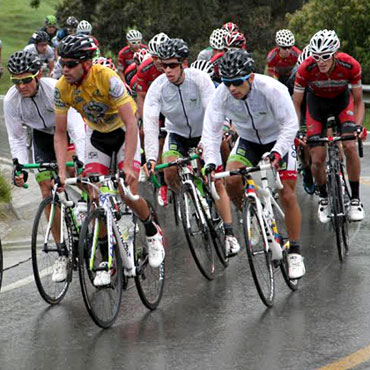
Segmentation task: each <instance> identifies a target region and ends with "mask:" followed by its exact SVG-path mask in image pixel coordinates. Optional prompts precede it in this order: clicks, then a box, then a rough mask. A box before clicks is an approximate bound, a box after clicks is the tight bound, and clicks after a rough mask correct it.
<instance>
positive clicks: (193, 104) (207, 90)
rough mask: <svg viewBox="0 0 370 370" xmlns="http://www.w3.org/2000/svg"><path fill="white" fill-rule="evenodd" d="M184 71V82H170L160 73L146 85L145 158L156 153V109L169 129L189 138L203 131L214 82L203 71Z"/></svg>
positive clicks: (169, 131) (151, 157)
mask: <svg viewBox="0 0 370 370" xmlns="http://www.w3.org/2000/svg"><path fill="white" fill-rule="evenodd" d="M184 74H185V78H184V82H183V83H182V84H180V85H175V84H174V83H172V82H170V81H169V80H168V78H167V76H166V75H165V74H163V75H161V76H159V77H158V78H157V79H156V80H155V81H154V82H153V83H152V84H151V86H150V87H149V90H148V93H147V95H146V98H145V102H144V130H145V153H146V156H147V159H154V160H156V159H157V156H158V133H159V126H158V117H159V113H162V114H163V115H164V116H165V117H166V121H165V126H166V131H167V132H168V133H174V134H177V135H179V136H182V137H185V138H189V139H190V138H195V137H200V136H201V134H202V128H203V119H204V112H205V109H206V106H207V103H208V100H209V97H210V96H211V95H212V94H213V92H214V90H215V86H214V84H213V82H212V80H211V79H210V77H209V76H208V74H207V73H205V72H203V71H200V70H197V69H193V68H185V69H184ZM168 136H169V135H168ZM168 136H167V138H168ZM165 147H166V144H165ZM219 153H220V150H219V148H218V154H219ZM216 163H218V162H216Z"/></svg>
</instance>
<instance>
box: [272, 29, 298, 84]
mask: <svg viewBox="0 0 370 370" xmlns="http://www.w3.org/2000/svg"><path fill="white" fill-rule="evenodd" d="M275 41H276V47H275V48H274V49H272V50H270V52H269V53H268V54H267V61H266V63H267V64H266V67H267V74H268V75H269V76H271V77H274V78H276V79H277V80H279V81H280V82H282V83H283V84H284V85H286V84H287V82H288V79H289V76H290V74H291V72H292V69H293V68H294V66H295V65H296V64H297V61H298V56H299V54H301V51H300V50H299V49H298V48H297V47H296V46H294V44H295V38H294V35H293V33H292V31H290V30H279V31H277V32H276V37H275Z"/></svg>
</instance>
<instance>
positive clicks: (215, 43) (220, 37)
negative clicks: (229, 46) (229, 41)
mask: <svg viewBox="0 0 370 370" xmlns="http://www.w3.org/2000/svg"><path fill="white" fill-rule="evenodd" d="M227 34H228V32H227V30H225V29H224V28H217V29H215V30H213V32H212V33H211V36H209V45H211V47H212V48H213V49H216V50H223V49H224V36H225V35H227Z"/></svg>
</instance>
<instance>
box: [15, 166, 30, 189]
mask: <svg viewBox="0 0 370 370" xmlns="http://www.w3.org/2000/svg"><path fill="white" fill-rule="evenodd" d="M27 179H28V172H27V171H25V170H22V171H21V172H20V173H18V174H17V173H16V172H15V171H14V173H13V184H14V185H15V186H18V187H20V188H21V187H23V185H24V184H25V183H26V182H27Z"/></svg>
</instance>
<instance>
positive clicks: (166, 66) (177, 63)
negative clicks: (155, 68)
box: [161, 62, 181, 70]
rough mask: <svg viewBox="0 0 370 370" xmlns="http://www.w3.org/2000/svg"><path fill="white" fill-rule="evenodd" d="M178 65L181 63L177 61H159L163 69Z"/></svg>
mask: <svg viewBox="0 0 370 370" xmlns="http://www.w3.org/2000/svg"><path fill="white" fill-rule="evenodd" d="M179 65H181V63H179V62H174V63H161V66H162V68H163V69H164V70H166V68H170V69H174V68H176V67H178V66H179Z"/></svg>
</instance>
